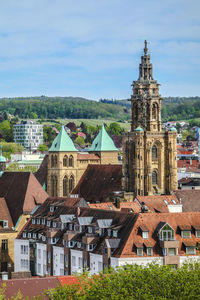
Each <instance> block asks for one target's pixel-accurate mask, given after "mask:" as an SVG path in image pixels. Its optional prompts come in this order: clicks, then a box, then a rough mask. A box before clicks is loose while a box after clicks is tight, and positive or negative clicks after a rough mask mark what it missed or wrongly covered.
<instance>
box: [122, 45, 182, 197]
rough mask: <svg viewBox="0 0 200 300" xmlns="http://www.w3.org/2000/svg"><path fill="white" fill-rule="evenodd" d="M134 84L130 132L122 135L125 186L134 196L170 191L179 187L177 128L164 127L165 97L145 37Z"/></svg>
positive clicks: (123, 181)
mask: <svg viewBox="0 0 200 300" xmlns="http://www.w3.org/2000/svg"><path fill="white" fill-rule="evenodd" d="M132 87H133V95H132V96H131V99H130V101H131V108H132V124H131V132H128V133H127V134H126V135H124V138H123V179H122V185H123V189H124V191H126V192H133V193H134V195H135V196H136V195H154V194H170V193H171V192H172V191H174V190H176V189H177V161H176V158H177V152H176V138H177V133H176V129H175V128H172V129H171V130H170V131H164V130H162V121H161V101H162V98H161V95H160V94H159V84H158V83H157V81H156V80H154V78H153V68H152V64H151V61H150V55H149V54H148V49H147V42H146V41H145V47H144V54H143V55H142V57H141V63H140V66H139V78H138V80H136V81H133V84H132Z"/></svg>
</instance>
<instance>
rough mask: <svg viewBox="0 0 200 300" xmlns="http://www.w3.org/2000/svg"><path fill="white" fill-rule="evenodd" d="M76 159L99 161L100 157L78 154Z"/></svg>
mask: <svg viewBox="0 0 200 300" xmlns="http://www.w3.org/2000/svg"><path fill="white" fill-rule="evenodd" d="M77 159H78V160H100V157H99V156H98V155H96V154H93V153H91V154H89V153H88V154H83V153H78V154H77Z"/></svg>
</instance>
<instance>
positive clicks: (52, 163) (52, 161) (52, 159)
mask: <svg viewBox="0 0 200 300" xmlns="http://www.w3.org/2000/svg"><path fill="white" fill-rule="evenodd" d="M53 167H54V156H53V155H51V168H53Z"/></svg>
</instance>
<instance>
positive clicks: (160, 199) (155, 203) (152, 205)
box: [136, 195, 180, 213]
mask: <svg viewBox="0 0 200 300" xmlns="http://www.w3.org/2000/svg"><path fill="white" fill-rule="evenodd" d="M136 199H137V200H138V201H139V203H140V205H142V202H144V203H145V205H146V206H147V207H148V210H149V211H150V212H160V213H164V212H169V209H168V207H167V205H166V204H165V202H164V200H166V201H167V203H168V204H169V205H174V203H173V201H172V200H174V201H175V202H176V203H177V204H180V203H179V201H178V198H177V197H176V195H153V196H136Z"/></svg>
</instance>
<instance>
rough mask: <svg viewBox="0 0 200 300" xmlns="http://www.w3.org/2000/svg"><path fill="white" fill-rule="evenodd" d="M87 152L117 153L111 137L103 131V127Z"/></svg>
mask: <svg viewBox="0 0 200 300" xmlns="http://www.w3.org/2000/svg"><path fill="white" fill-rule="evenodd" d="M88 151H118V149H117V148H116V147H115V144H114V142H113V140H112V139H111V137H110V136H109V135H108V133H107V132H106V130H105V127H104V125H103V126H102V127H101V130H100V132H99V133H98V135H97V136H96V138H95V139H94V141H93V143H92V146H91V148H90V149H89V150H88Z"/></svg>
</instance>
